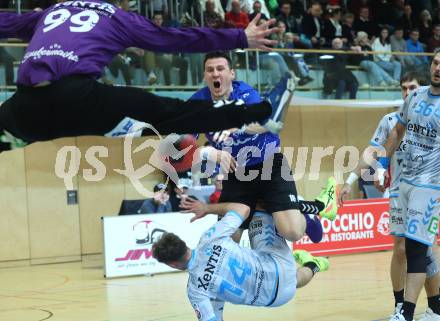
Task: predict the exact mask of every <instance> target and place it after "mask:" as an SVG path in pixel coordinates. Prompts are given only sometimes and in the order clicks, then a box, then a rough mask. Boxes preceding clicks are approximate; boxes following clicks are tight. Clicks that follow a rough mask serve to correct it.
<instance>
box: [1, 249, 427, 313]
mask: <svg viewBox="0 0 440 321" xmlns="http://www.w3.org/2000/svg"><path fill="white" fill-rule="evenodd" d="M390 255H391V253H390V252H379V253H371V254H357V255H347V256H338V257H332V258H331V259H330V262H331V267H330V270H329V271H328V272H324V273H320V274H317V276H316V277H315V278H314V280H312V282H311V283H310V284H309V285H308V286H307V287H305V288H303V289H299V290H298V292H297V294H296V296H295V298H294V299H293V301H291V302H289V303H288V304H287V305H285V306H283V307H279V308H256V307H246V306H234V305H230V304H226V306H225V320H226V321H247V320H249V321H251V320H252V321H257V320H261V321H263V320H273V321H283V320H285V321H312V320H313V321H314V320H331V321H345V320H348V321H355V320H367V321H372V320H388V315H389V314H390V313H391V309H392V305H393V298H392V292H391V287H390V281H389V277H388V267H389V260H390ZM186 281H187V276H186V273H171V274H162V275H156V276H153V277H150V276H141V277H128V278H117V279H104V278H103V272H102V258H101V257H98V256H93V257H85V258H84V259H83V261H82V262H76V263H63V264H49V265H36V266H26V267H16V268H2V269H0V321H43V320H50V321H61V320H62V321H104V320H110V321H162V320H163V321H168V320H169V321H187V320H197V319H196V317H195V314H194V313H193V311H192V309H191V306H190V305H189V303H188V301H187V299H186V295H185V289H186ZM425 308H426V299H425V296H423V297H421V298H420V300H419V305H418V308H417V310H416V313H422V312H423V310H424V309H425Z"/></svg>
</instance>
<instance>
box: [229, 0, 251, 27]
mask: <svg viewBox="0 0 440 321" xmlns="http://www.w3.org/2000/svg"><path fill="white" fill-rule="evenodd" d="M225 21H226V23H227V24H228V25H230V26H232V27H234V28H241V29H245V28H246V27H247V25H248V24H249V18H248V15H247V14H246V13H245V12H243V11H241V8H240V1H238V0H232V2H231V11H228V12H226V14H225Z"/></svg>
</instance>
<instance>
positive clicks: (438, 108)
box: [398, 86, 440, 189]
mask: <svg viewBox="0 0 440 321" xmlns="http://www.w3.org/2000/svg"><path fill="white" fill-rule="evenodd" d="M398 121H399V122H400V123H401V124H402V125H404V126H406V136H405V137H406V138H405V143H406V148H405V154H404V155H405V157H404V161H403V167H402V180H403V181H405V182H407V183H408V184H411V185H415V186H422V187H428V188H435V189H440V137H439V133H440V96H436V95H433V94H431V92H430V87H429V86H423V87H419V88H418V89H416V90H415V91H413V92H412V93H411V94H410V95H409V96H408V97H407V99H406V100H405V102H404V104H403V105H402V107H401V109H400V111H399V115H398Z"/></svg>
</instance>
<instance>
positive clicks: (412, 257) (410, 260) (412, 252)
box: [405, 239, 428, 273]
mask: <svg viewBox="0 0 440 321" xmlns="http://www.w3.org/2000/svg"><path fill="white" fill-rule="evenodd" d="M405 252H406V261H407V263H406V264H407V272H408V273H426V263H427V262H426V253H427V252H428V246H427V245H426V244H423V243H420V242H417V241H414V240H411V239H405Z"/></svg>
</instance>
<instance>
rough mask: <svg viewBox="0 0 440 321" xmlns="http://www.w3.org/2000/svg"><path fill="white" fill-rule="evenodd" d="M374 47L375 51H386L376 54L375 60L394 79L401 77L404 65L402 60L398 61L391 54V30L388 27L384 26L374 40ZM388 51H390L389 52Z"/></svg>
mask: <svg viewBox="0 0 440 321" xmlns="http://www.w3.org/2000/svg"><path fill="white" fill-rule="evenodd" d="M372 49H373V51H380V52H385V53H381V54H375V55H374V61H375V62H376V63H377V64H378V65H379V66H380V67H381V68H382V69H384V70H385V71H386V72H388V73H389V74H390V75H391V76H392V77H393V78H394V79H400V74H401V72H402V66H401V65H400V62H398V61H396V60H395V59H394V57H393V55H391V43H390V32H389V31H388V29H387V28H382V30H381V31H380V36H379V37H377V38H376V39H375V40H374V42H373V45H372ZM386 52H389V54H388V53H386Z"/></svg>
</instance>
